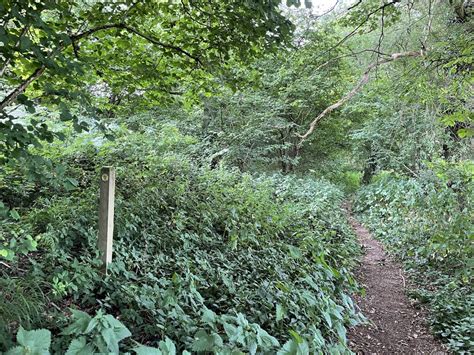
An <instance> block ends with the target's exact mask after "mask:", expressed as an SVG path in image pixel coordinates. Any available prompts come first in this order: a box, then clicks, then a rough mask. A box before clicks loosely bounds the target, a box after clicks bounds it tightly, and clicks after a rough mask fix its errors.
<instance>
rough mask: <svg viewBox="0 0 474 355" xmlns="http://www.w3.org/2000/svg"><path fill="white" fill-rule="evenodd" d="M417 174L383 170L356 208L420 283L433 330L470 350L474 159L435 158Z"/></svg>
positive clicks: (473, 301) (456, 348)
mask: <svg viewBox="0 0 474 355" xmlns="http://www.w3.org/2000/svg"><path fill="white" fill-rule="evenodd" d="M430 165H431V170H426V171H424V172H423V176H422V177H420V178H418V179H407V178H400V177H396V176H394V174H385V176H381V177H380V178H378V179H376V181H375V182H374V183H372V184H371V185H369V186H367V187H365V188H363V189H362V190H361V191H360V192H359V194H358V196H357V198H356V205H355V210H356V211H358V212H360V213H362V216H363V218H364V221H365V222H366V223H367V224H368V226H369V227H370V228H371V229H372V230H373V231H374V232H375V234H376V236H377V237H378V238H380V239H381V240H382V241H383V242H385V243H386V245H387V246H388V248H389V250H390V251H391V252H393V253H395V254H396V255H397V256H398V257H399V258H400V259H401V260H402V261H403V262H404V264H405V267H406V268H407V269H408V270H409V272H410V274H411V276H412V279H413V280H414V281H415V283H416V284H417V285H418V286H419V288H420V289H419V290H414V291H413V292H412V293H413V296H414V297H417V298H419V299H420V300H421V301H423V302H427V303H428V304H429V306H430V309H431V318H432V326H433V330H434V331H435V332H436V333H437V334H439V335H440V336H441V337H443V338H444V339H445V340H446V341H447V342H448V344H449V345H450V347H451V348H452V350H453V351H456V352H460V353H462V352H463V351H464V352H466V351H467V352H468V351H469V350H470V349H472V346H473V345H474V344H473V343H472V337H471V331H472V322H473V320H474V319H473V317H472V307H473V305H474V293H473V289H472V285H473V281H474V280H473V276H474V275H473V273H472V268H471V267H470V263H471V262H472V258H473V257H474V254H473V248H472V238H473V232H474V231H473V229H472V219H471V218H472V213H473V196H474V184H473V176H474V174H473V173H474V169H473V165H472V163H471V162H465V163H457V164H454V163H446V162H444V161H440V162H437V163H432V164H430Z"/></svg>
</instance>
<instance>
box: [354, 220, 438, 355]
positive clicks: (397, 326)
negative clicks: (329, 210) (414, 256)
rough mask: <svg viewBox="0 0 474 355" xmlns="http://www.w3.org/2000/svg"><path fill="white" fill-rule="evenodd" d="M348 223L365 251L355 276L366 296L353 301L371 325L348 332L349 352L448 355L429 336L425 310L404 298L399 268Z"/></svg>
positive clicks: (363, 231)
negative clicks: (350, 350)
mask: <svg viewBox="0 0 474 355" xmlns="http://www.w3.org/2000/svg"><path fill="white" fill-rule="evenodd" d="M349 220H350V223H351V225H352V228H353V229H354V231H355V232H356V234H357V237H358V239H359V243H360V244H361V245H362V247H363V249H364V257H363V259H362V260H361V264H360V267H359V270H358V271H357V274H356V276H357V278H358V281H359V283H360V284H361V285H362V286H363V287H364V288H365V291H366V292H365V296H364V297H360V296H358V295H356V296H355V301H356V303H357V305H358V306H359V308H360V309H361V311H362V313H363V314H364V315H365V316H366V317H367V318H368V319H369V322H370V324H367V325H361V326H358V327H355V328H352V329H350V330H349V334H348V336H349V343H350V346H351V349H352V350H353V351H354V352H355V353H357V354H447V351H446V349H445V348H444V347H443V346H442V345H441V344H440V343H439V342H438V341H437V340H436V339H435V338H434V337H433V335H432V334H431V333H430V331H429V328H428V325H427V321H426V313H425V312H424V310H423V309H421V308H420V307H418V308H417V307H415V305H414V304H413V302H411V301H410V299H409V298H408V297H407V296H406V293H405V291H406V286H407V285H406V282H407V281H406V279H405V276H404V275H403V272H402V268H401V266H400V265H399V264H398V263H397V262H395V261H394V260H392V259H391V258H390V257H389V256H388V255H387V254H386V253H385V251H384V249H383V247H382V245H381V243H380V242H378V241H376V240H375V239H374V238H373V237H372V236H371V234H370V232H369V231H368V230H367V229H366V228H365V227H364V226H362V225H361V224H360V223H359V222H358V221H357V220H356V219H355V218H354V217H352V216H349Z"/></svg>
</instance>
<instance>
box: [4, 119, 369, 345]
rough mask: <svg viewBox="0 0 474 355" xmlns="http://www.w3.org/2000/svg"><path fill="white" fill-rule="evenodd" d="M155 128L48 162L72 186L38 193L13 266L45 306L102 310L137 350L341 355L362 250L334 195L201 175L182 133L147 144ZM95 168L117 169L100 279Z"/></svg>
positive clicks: (266, 180)
mask: <svg viewBox="0 0 474 355" xmlns="http://www.w3.org/2000/svg"><path fill="white" fill-rule="evenodd" d="M159 132H160V131H159V130H158V131H151V132H131V131H129V130H127V129H122V128H121V129H120V130H119V131H118V134H117V137H116V139H115V141H114V142H107V143H104V142H100V141H99V142H98V141H97V140H95V138H94V137H93V136H89V137H88V138H87V139H84V138H81V139H80V140H79V141H73V142H70V143H68V144H72V145H74V149H67V148H66V149H63V150H62V152H61V153H57V154H56V153H55V154H53V155H54V157H53V159H54V160H55V164H61V165H63V166H65V168H66V170H65V174H67V176H70V177H71V179H74V181H77V186H78V187H77V188H76V189H74V190H72V191H70V192H68V193H61V194H58V193H57V190H54V189H53V188H51V189H44V191H42V193H41V194H40V195H39V196H38V197H37V198H36V199H35V200H34V203H33V204H32V205H31V206H30V207H25V208H24V209H23V211H22V212H23V216H22V220H21V225H22V227H23V228H24V229H25V233H29V234H30V235H32V236H34V237H33V239H34V240H35V241H36V242H37V243H38V246H37V248H38V252H35V253H32V254H28V258H26V262H25V266H24V267H25V268H27V274H28V275H31V276H32V277H35V278H37V279H38V280H42V281H43V282H44V283H45V284H47V285H48V287H44V293H45V296H44V302H45V303H47V302H48V300H53V301H54V302H55V303H57V304H60V305H61V304H67V305H68V306H69V305H74V306H75V308H79V309H83V310H88V312H89V313H90V311H93V310H98V309H103V310H104V312H106V313H108V314H110V315H113V316H115V317H116V318H117V319H120V321H121V322H123V323H124V324H125V325H126V326H127V328H128V329H130V331H131V333H132V334H134V338H135V339H136V340H137V341H139V342H140V343H143V344H146V346H155V347H160V346H163V347H167V345H166V341H167V340H166V339H168V340H169V342H171V343H172V344H174V345H173V346H175V347H176V351H183V350H188V351H193V352H220V353H231V352H248V353H262V352H270V353H276V352H278V351H280V353H282V354H286V353H292V352H294V350H295V349H300V351H302V352H303V353H304V351H306V350H308V351H309V352H311V353H327V352H341V353H343V352H348V351H349V350H348V347H347V340H346V328H345V327H346V326H348V325H354V324H356V323H358V322H359V321H361V319H362V318H361V316H360V314H358V312H357V311H356V309H355V307H354V305H353V303H352V300H351V298H350V297H349V294H350V293H351V292H353V291H355V290H356V289H357V286H356V283H355V281H354V279H353V277H352V275H351V269H352V267H353V266H354V265H355V259H356V257H357V256H358V253H359V248H358V246H357V243H356V242H355V238H354V235H353V234H352V231H351V229H350V227H349V226H348V225H347V222H346V220H345V216H344V212H343V210H342V209H341V208H340V207H339V206H340V204H341V203H342V198H343V194H342V192H341V191H340V190H338V189H337V188H336V187H335V186H334V185H331V184H330V183H328V182H326V181H321V180H313V179H296V178H291V177H282V176H268V177H259V178H256V177H252V176H251V175H248V174H242V173H240V172H238V171H236V170H229V169H226V168H220V169H214V170H212V169H210V168H208V167H207V166H206V165H205V164H203V163H201V162H200V161H199V160H197V161H194V162H192V161H190V160H189V159H188V158H187V155H186V151H187V147H189V145H191V144H193V140H192V139H191V138H186V136H181V135H180V133H179V131H177V130H173V129H170V128H167V131H166V136H167V137H168V139H167V140H164V141H160V142H158V143H157V142H156V137H157V136H159V134H160V133H159ZM173 134H174V135H176V137H175V138H174V139H173V138H170V136H171V135H173ZM50 149H53V150H54V149H59V150H60V149H61V148H60V147H59V146H58V147H57V148H54V147H53V148H50ZM50 151H51V150H50ZM102 165H115V166H116V167H117V187H116V217H115V224H116V227H115V236H114V262H113V263H112V264H111V266H110V269H109V273H108V274H107V275H103V274H101V273H100V272H99V264H100V262H99V259H98V253H97V250H96V238H97V202H98V201H97V200H98V194H97V192H98V190H97V186H98V176H99V174H98V171H99V169H100V167H101V166H102ZM13 262H15V260H14V261H13ZM47 312H48V311H47ZM55 317H56V321H53V322H51V323H52V324H51V325H50V326H49V329H50V330H51V332H52V333H53V334H60V333H61V329H62V328H63V327H64V323H65V319H64V315H63V316H59V315H57V314H56V315H55ZM33 325H34V324H33ZM81 336H82V335H81ZM171 343H170V344H171ZM81 344H82V343H81ZM160 344H161V345H160ZM66 345H67V343H62V342H60V343H58V345H57V346H56V347H57V351H64V350H65V346H66ZM97 346H98V345H97ZM130 349H132V347H131V344H129V343H127V342H125V343H124V345H123V348H122V350H130ZM305 349H306V350H305Z"/></svg>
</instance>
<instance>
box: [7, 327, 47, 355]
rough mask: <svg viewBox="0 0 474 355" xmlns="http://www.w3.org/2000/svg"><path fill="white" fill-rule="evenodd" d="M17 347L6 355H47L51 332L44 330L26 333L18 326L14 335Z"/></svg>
mask: <svg viewBox="0 0 474 355" xmlns="http://www.w3.org/2000/svg"><path fill="white" fill-rule="evenodd" d="M16 341H17V342H18V346H16V347H14V348H12V349H10V350H8V351H7V353H6V354H7V355H24V354H33V355H47V354H49V347H50V345H51V332H50V331H49V330H46V329H38V330H30V331H26V330H25V329H23V327H21V326H20V329H19V330H18V333H17V335H16Z"/></svg>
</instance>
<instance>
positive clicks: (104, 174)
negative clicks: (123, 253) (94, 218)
mask: <svg viewBox="0 0 474 355" xmlns="http://www.w3.org/2000/svg"><path fill="white" fill-rule="evenodd" d="M114 205H115V168H114V167H112V166H104V167H103V168H102V169H101V171H100V206H99V240H98V243H97V244H98V247H99V251H100V253H101V258H102V261H103V263H104V265H103V267H104V271H105V272H107V266H108V265H109V264H110V263H111V262H112V241H113V234H114Z"/></svg>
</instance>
